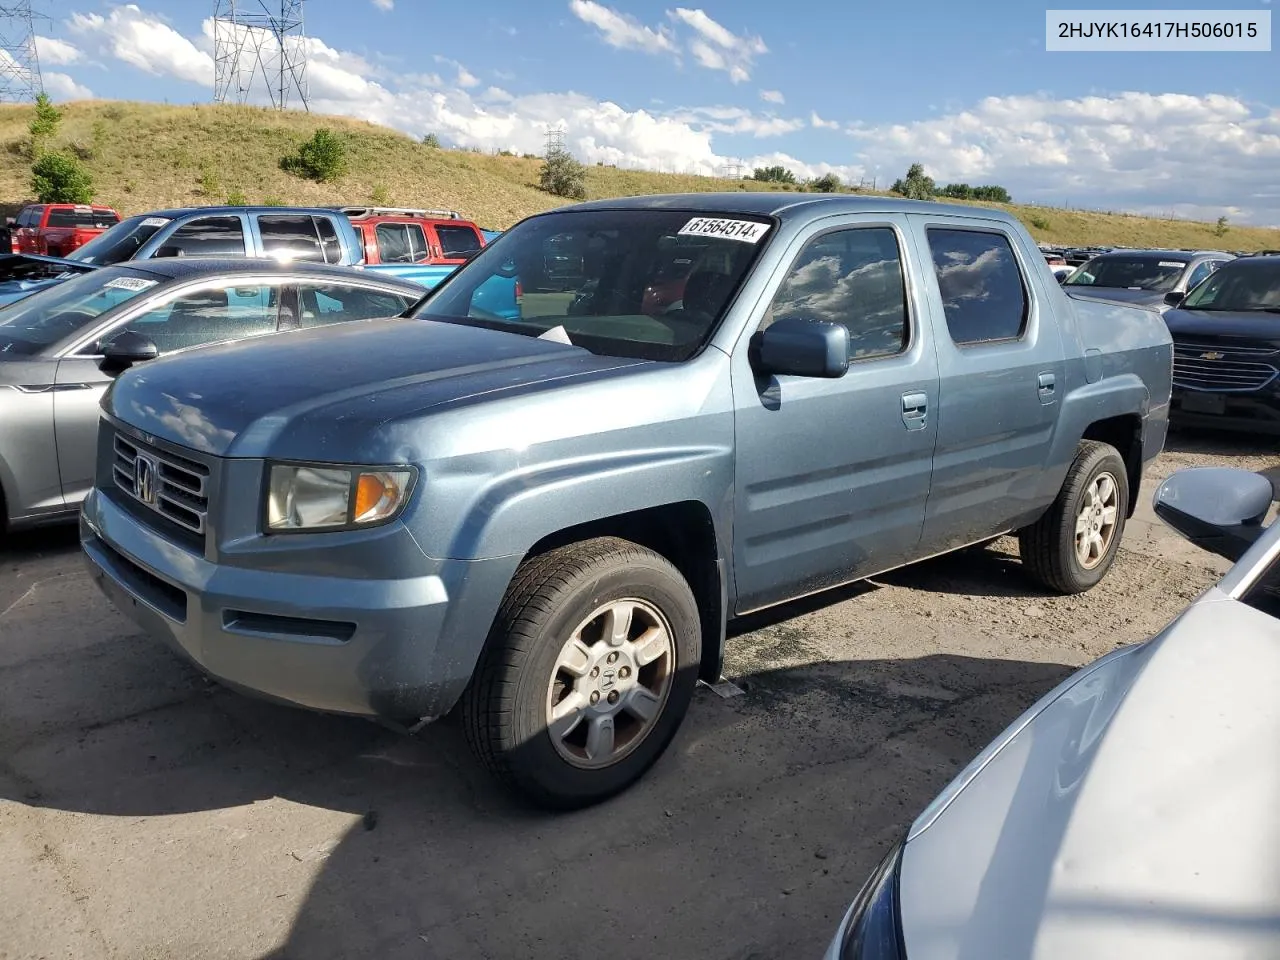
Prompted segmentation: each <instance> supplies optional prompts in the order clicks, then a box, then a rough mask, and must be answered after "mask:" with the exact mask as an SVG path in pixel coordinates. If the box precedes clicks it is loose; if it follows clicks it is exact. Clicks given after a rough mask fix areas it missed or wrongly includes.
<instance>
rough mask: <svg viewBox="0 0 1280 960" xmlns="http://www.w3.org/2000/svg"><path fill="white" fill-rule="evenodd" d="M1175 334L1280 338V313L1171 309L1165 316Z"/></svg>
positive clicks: (1170, 330) (1253, 338)
mask: <svg viewBox="0 0 1280 960" xmlns="http://www.w3.org/2000/svg"><path fill="white" fill-rule="evenodd" d="M1164 320H1165V323H1167V324H1168V325H1169V332H1170V333H1171V334H1173V335H1174V336H1175V337H1182V336H1213V337H1243V338H1248V339H1251V340H1280V313H1268V312H1267V311H1266V310H1240V311H1229V310H1170V311H1169V312H1168V313H1166V314H1165V315H1164Z"/></svg>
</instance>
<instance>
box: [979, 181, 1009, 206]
mask: <svg viewBox="0 0 1280 960" xmlns="http://www.w3.org/2000/svg"><path fill="white" fill-rule="evenodd" d="M973 199H975V200H985V201H986V202H987V203H1012V202H1013V198H1012V197H1011V196H1009V191H1008V190H1006V189H1005V188H1004V187H1001V186H997V185H995V184H990V185H988V186H985V187H974V188H973Z"/></svg>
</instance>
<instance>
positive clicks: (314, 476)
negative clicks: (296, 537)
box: [267, 463, 413, 533]
mask: <svg viewBox="0 0 1280 960" xmlns="http://www.w3.org/2000/svg"><path fill="white" fill-rule="evenodd" d="M412 487H413V471H412V470H410V469H395V470H385V469H380V468H378V467H332V466H328V465H325V466H319V465H315V466H313V465H309V464H290V463H274V464H271V465H270V475H269V480H268V484H267V532H268V533H271V532H284V531H290V530H335V529H342V528H348V527H364V526H375V525H377V524H379V523H385V522H386V521H388V520H391V519H392V518H394V517H395V516H396V514H398V513H399V512H400V510H401V508H402V507H404V505H405V503H406V501H408V499H409V492H410V490H411V489H412Z"/></svg>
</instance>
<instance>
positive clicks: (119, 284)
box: [103, 277, 160, 292]
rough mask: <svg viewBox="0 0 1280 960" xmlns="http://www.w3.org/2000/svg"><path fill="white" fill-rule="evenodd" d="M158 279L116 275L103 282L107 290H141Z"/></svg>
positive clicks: (150, 285)
mask: <svg viewBox="0 0 1280 960" xmlns="http://www.w3.org/2000/svg"><path fill="white" fill-rule="evenodd" d="M159 282H160V281H159V280H143V279H142V278H141V277H116V278H115V279H114V280H108V281H107V282H106V283H104V284H103V287H105V288H106V289H107V290H134V291H137V292H141V291H143V290H150V289H151V288H152V287H154V286H155V285H156V284H157V283H159Z"/></svg>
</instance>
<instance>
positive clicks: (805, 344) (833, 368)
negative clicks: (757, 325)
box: [752, 317, 849, 379]
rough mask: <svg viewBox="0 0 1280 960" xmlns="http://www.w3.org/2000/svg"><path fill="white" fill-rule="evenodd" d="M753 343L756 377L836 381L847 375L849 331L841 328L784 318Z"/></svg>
mask: <svg viewBox="0 0 1280 960" xmlns="http://www.w3.org/2000/svg"><path fill="white" fill-rule="evenodd" d="M753 339H754V343H753V344H752V346H753V348H754V354H755V356H754V358H753V364H752V365H753V366H754V367H755V369H756V371H757V372H758V373H774V374H782V373H787V374H791V375H792V376H796V377H826V378H829V379H838V378H839V377H843V376H844V375H845V374H846V373H847V372H848V371H849V328H848V327H845V326H842V325H841V324H838V323H827V322H825V321H815V320H804V319H801V318H799V317H784V318H782V319H779V320H775V321H774V322H773V323H771V324H770V325H769V326H768V327H766V328H765V329H764V331H762V332H761V333H758V334H756V336H755V338H753Z"/></svg>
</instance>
